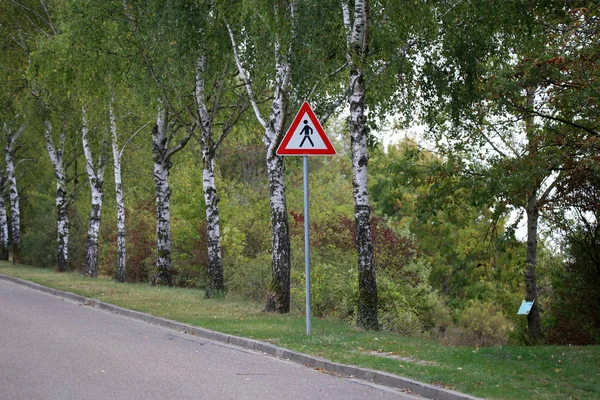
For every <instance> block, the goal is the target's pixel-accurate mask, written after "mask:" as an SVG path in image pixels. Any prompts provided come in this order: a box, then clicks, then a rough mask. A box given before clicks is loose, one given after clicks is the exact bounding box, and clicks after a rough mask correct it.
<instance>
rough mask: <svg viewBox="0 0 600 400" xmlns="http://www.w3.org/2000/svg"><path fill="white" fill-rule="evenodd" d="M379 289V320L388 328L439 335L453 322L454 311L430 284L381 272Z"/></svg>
mask: <svg viewBox="0 0 600 400" xmlns="http://www.w3.org/2000/svg"><path fill="white" fill-rule="evenodd" d="M412 269H415V270H416V269H417V268H416V267H414V268H412ZM377 290H378V295H379V321H380V323H381V325H382V328H384V329H386V330H389V331H392V332H395V333H399V334H403V335H410V336H425V337H434V338H437V337H439V336H440V335H441V334H443V333H444V332H445V330H446V328H447V326H448V325H449V324H450V320H451V318H450V312H449V311H448V310H447V308H446V307H445V306H444V304H443V301H442V299H441V298H440V297H439V296H438V294H437V293H436V292H433V291H432V289H431V287H430V286H429V285H426V284H421V285H419V286H412V285H411V284H410V283H409V282H408V281H405V280H401V279H397V278H396V279H394V278H393V277H392V276H390V275H388V274H379V276H378V277H377Z"/></svg>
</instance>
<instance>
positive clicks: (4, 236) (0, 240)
mask: <svg viewBox="0 0 600 400" xmlns="http://www.w3.org/2000/svg"><path fill="white" fill-rule="evenodd" d="M5 187H6V175H5V174H4V173H0V260H4V261H7V260H8V253H9V241H8V219H7V214H6V201H5V200H4V189H5Z"/></svg>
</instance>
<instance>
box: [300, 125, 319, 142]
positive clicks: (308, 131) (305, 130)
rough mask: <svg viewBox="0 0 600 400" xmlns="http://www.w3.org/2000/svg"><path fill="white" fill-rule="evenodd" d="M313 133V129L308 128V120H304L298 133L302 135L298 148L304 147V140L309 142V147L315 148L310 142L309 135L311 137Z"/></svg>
mask: <svg viewBox="0 0 600 400" xmlns="http://www.w3.org/2000/svg"><path fill="white" fill-rule="evenodd" d="M312 133H313V129H312V128H311V127H310V126H308V120H307V119H305V120H304V128H302V131H300V134H301V135H304V139H302V142H300V147H303V146H304V141H305V140H306V139H308V141H309V142H310V147H315V144H314V143H313V141H312V140H310V135H312Z"/></svg>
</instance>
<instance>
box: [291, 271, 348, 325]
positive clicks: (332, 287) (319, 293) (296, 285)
mask: <svg viewBox="0 0 600 400" xmlns="http://www.w3.org/2000/svg"><path fill="white" fill-rule="evenodd" d="M331 261H332V260H331ZM310 278H311V281H310V282H311V312H312V315H314V316H315V317H318V318H326V317H333V318H339V319H350V318H352V317H353V316H354V314H355V311H354V310H355V307H356V304H357V291H358V272H357V270H356V268H354V266H353V265H352V264H346V263H343V262H342V263H335V262H331V263H323V262H319V263H313V264H312V265H311V274H310ZM291 295H292V304H293V306H294V308H295V309H297V310H298V311H299V312H304V311H305V309H306V274H305V272H304V270H299V269H294V270H293V271H292V293H291Z"/></svg>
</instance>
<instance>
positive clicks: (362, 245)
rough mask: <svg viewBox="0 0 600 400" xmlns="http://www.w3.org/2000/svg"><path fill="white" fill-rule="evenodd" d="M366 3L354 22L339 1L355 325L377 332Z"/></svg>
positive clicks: (359, 4)
mask: <svg viewBox="0 0 600 400" xmlns="http://www.w3.org/2000/svg"><path fill="white" fill-rule="evenodd" d="M368 6H369V5H368V2H367V0H356V1H355V2H354V23H353V24H352V22H351V16H350V9H349V7H348V4H347V2H345V1H342V11H343V18H344V25H345V27H346V38H347V41H348V43H347V45H348V53H347V60H348V64H349V67H350V82H349V93H350V94H349V98H348V103H349V105H350V139H351V149H352V172H353V179H352V183H353V196H354V218H355V221H356V246H357V251H358V314H357V324H358V326H359V327H361V328H363V329H368V330H377V329H379V322H378V317H377V281H376V277H375V263H374V259H373V239H372V236H371V225H370V214H371V205H370V201H369V192H368V186H367V166H368V163H369V155H368V153H367V129H366V115H365V94H366V85H365V78H364V73H363V71H362V61H363V60H364V58H365V56H366V55H367V53H368V47H367V42H368V33H369V24H368V22H369V21H368V11H369V10H368Z"/></svg>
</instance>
